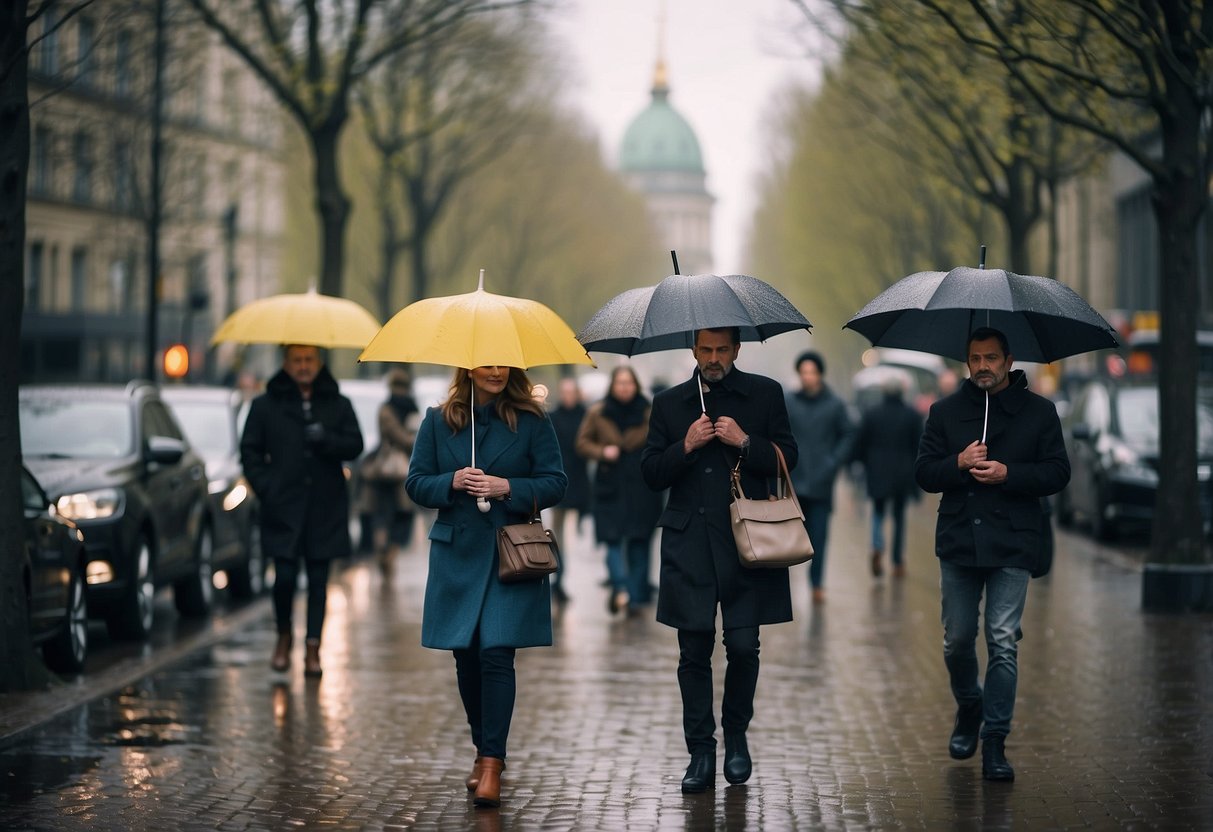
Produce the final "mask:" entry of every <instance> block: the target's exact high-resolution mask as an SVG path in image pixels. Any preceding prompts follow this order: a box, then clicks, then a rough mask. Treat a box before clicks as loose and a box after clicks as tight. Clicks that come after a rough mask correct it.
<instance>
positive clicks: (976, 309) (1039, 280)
mask: <svg viewBox="0 0 1213 832" xmlns="http://www.w3.org/2000/svg"><path fill="white" fill-rule="evenodd" d="M983 326H990V327H993V328H994V329H997V330H1000V331H1001V332H1002V333H1003V334H1005V335H1006V336H1007V341H1008V342H1009V343H1010V345H1011V353H1012V355H1014V357H1015V359H1016V360H1017V361H1033V362H1044V363H1047V362H1050V361H1056V360H1057V359H1059V358H1065V357H1066V356H1069V355H1077V354H1079V353H1083V352H1090V351H1092V350H1100V349H1106V348H1109V347H1115V346H1118V342H1117V340H1116V334H1115V332H1114V331H1113V329H1112V327H1111V325H1109V324H1108V322H1107V321H1106V320H1104V318H1103V316H1102V315H1100V314H1099V313H1098V312H1096V311H1095V310H1094V309H1092V308H1091V306H1090V305H1089V304H1088V303H1087V302H1086V301H1085V300H1083V299H1082V298H1081V297H1080V296H1079V295H1078V294H1077V293H1075V292H1074V291H1073V290H1072V289H1070V288H1069V287H1068V286H1065V285H1063V284H1061V283H1058V282H1057V281H1056V280H1052V279H1050V278H1047V277H1033V276H1031V275H1020V274H1015V273H1014V272H1008V271H1005V270H1003V269H973V268H967V267H960V268H956V269H952V270H951V271H950V272H918V273H916V274H912V275H910V276H909V277H904V278H902V279H901V280H899V281H897V282H896V283H894V284H893V285H892V286H890V287H889V288H888V289H885V290H884V291H883V292H881V293H880V294H879V295H877V296H876V297H875V298H873V299H872V301H871V302H870V303H868V305H867V306H865V307H864V308H863V309H861V310H859V312H858V313H856V315H855V316H854V317H853V318H851V320H849V321H847V322H846V324H845V325H844V328H845V329H853V330H855V331H856V332H858V333H859V334H860V335H863V336H864V337H866V338H867V339H868V340H869V341H871V342H872V345H873V346H876V347H902V348H904V349H909V350H918V351H920V352H929V353H933V354H934V355H942V356H946V357H947V358H955V359H956V360H957V361H965V360H966V359H967V358H968V356H967V355H966V354H965V353H966V346H967V345H966V343H965V342H966V341H967V340H968V336H969V333H971V332H973V331H974V330H975V329H978V328H979V327H983Z"/></svg>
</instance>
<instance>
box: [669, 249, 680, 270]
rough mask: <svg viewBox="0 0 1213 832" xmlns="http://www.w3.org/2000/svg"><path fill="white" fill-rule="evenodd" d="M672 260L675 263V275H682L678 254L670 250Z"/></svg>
mask: <svg viewBox="0 0 1213 832" xmlns="http://www.w3.org/2000/svg"><path fill="white" fill-rule="evenodd" d="M670 259H671V260H673V261H674V274H682V272H681V271H679V269H678V252H676V251H674V250H673V249H670Z"/></svg>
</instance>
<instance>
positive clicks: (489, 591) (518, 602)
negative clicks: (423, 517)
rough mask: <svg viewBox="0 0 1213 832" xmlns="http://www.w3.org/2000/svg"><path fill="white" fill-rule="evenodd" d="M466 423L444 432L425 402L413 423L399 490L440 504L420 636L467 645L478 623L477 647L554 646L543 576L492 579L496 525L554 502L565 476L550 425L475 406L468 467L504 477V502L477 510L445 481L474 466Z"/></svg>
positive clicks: (449, 646)
mask: <svg viewBox="0 0 1213 832" xmlns="http://www.w3.org/2000/svg"><path fill="white" fill-rule="evenodd" d="M471 442H472V440H471V435H470V428H469V427H465V428H464V429H463V430H461V431H459V432H458V433H455V434H452V433H451V429H450V428H449V427H448V426H447V424H446V422H445V421H444V420H443V418H442V411H441V410H440V409H439V408H436V407H432V408H430V410H429V412H428V413H427V414H426V416H425V420H424V421H423V422H422V423H421V429H420V430H419V431H418V433H417V443H416V444H415V445H414V446H413V456H412V459H411V460H410V462H409V475H408V479H407V480H406V481H405V489H406V490H407V491H408V493H409V496H410V497H412V498H413V501H414V502H415V503H417V504H418V505H422V506H427V507H429V508H436V509H438V516H437V518H436V519H435V520H434V525H433V527H432V528H431V529H430V571H429V576H428V578H427V579H426V584H425V608H424V612H423V616H422V622H421V643H422V645H423V646H425V647H432V648H436V649H439V650H454V649H459V648H466V647H468V646H470V645H471V643H472V636H473V634H474V633H475V632H476V627H477V625H479V626H480V645H481V647H538V646H542V645H548V644H551V643H552V608H551V603H552V602H551V595H550V590H549V587H548V579H547V578H546V577H544V578H541V579H539V580H534V581H522V582H519V583H513V584H503V583H501V581H499V580H498V579H497V529H498V528H500V527H501V526H504V525H507V524H509V523H525V522H526V520H527V517H528V515H529V514H530V513H531V508H532V505H535V504H537V505H538V506H539V508H541V509H542V508H547V507H548V506H553V505H555V504H556V503H558V502H559V501H560V499H561V498H562V497H563V496H564V490H565V486H566V485H567V483H568V480H567V479H566V478H565V475H564V469H563V468H562V467H561V461H560V445H559V443H558V442H557V441H556V431H555V430H553V429H552V423H551V422H550V421H549V420H548V419H547V417H546V416H545V417H542V418H541V417H539V416H536V415H534V414H533V413H520V414H519V415H518V430H517V431H516V432H514V431H511V430H510V428H509V425H507V424H506V423H505V422H503V421H501V420H500V419H498V418H497V415H496V413H493V412H489V413H486V412H485V411H484V410H482V409H478V410H477V411H476V467H478V468H480V469H481V470H482V471H484V472H486V473H488V474H491V475H493V476H495V477H505V478H506V479H508V480H509V481H510V499H509V500H508V501H501V500H493V501H491V502H490V506H491V508H490V509H489V511H488V512H486V513H484V514H481V513H480V512H479V511H478V510H477V508H476V500H475V499H474V498H473V497H470V496H468V494H467V493H465V492H463V491H455V490H454V489H452V488H451V483H452V481H453V480H454V478H455V471H457V470H459V469H460V468H466V467H467V466H469V465H471V464H472V445H471Z"/></svg>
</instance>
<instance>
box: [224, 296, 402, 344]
mask: <svg viewBox="0 0 1213 832" xmlns="http://www.w3.org/2000/svg"><path fill="white" fill-rule="evenodd" d="M378 331H379V322H378V321H376V320H375V317H374V316H373V315H371V313H370V312H367V311H366V310H365V309H364V308H362V307H361V306H359V305H358V304H356V303H354V302H353V301H352V300H346V299H345V298H335V297H332V296H330V295H321V294H318V293H317V292H316V291H315V290H314V289H313V290H310V291H308V292H305V293H303V294H299V295H273V296H271V297H268V298H262V299H261V300H255V301H253V302H252V303H248V304H245V305H244V306H242V307H240V308H239V309H237V310H236V311H235V312H233V313H232V314H231V315H228V317H227V320H225V321H224V322H223V323H222V324H220V326H219V329H218V330H216V332H215V335H214V337H213V338H211V343H212V344H217V343H219V342H220V341H239V342H241V343H244V344H309V345H311V346H316V347H324V348H326V349H331V348H333V347H354V348H357V349H362V348H363V347H365V346H366V345H367V342H369V341H370V340H371V339H372V338H374V337H375V333H376V332H378Z"/></svg>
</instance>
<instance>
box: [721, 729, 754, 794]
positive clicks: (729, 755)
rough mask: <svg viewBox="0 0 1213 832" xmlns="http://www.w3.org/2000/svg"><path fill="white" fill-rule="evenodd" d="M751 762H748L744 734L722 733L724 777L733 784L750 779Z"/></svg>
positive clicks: (748, 757)
mask: <svg viewBox="0 0 1213 832" xmlns="http://www.w3.org/2000/svg"><path fill="white" fill-rule="evenodd" d="M752 770H753V764H752V763H751V762H750V749H749V747H748V746H747V745H746V741H745V734H725V735H724V779H725V780H728V781H729V782H730V783H732V784H733V785H734V786H737V785H740V784H742V783H744V782H745V781H747V780H749V779H750V772H751V771H752Z"/></svg>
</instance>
